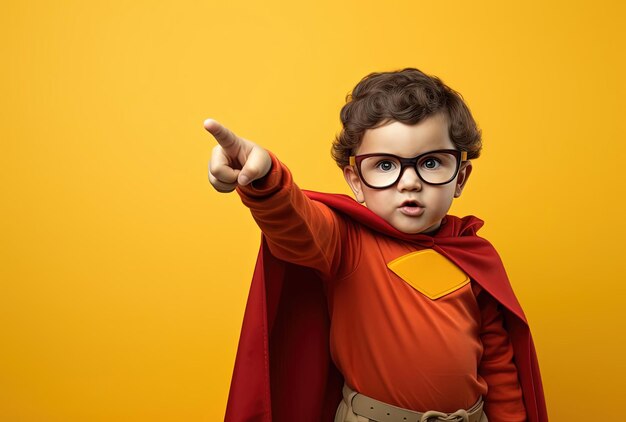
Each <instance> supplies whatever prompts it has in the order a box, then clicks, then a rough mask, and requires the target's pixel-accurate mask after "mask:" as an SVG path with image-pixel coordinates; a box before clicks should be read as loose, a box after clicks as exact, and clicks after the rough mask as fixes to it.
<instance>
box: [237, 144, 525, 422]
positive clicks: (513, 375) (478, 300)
mask: <svg viewBox="0 0 626 422" xmlns="http://www.w3.org/2000/svg"><path fill="white" fill-rule="evenodd" d="M271 156H272V170H271V171H270V173H269V174H268V176H266V177H265V178H263V179H262V180H259V181H255V182H254V183H253V186H246V187H239V188H238V189H237V190H238V192H239V194H240V196H241V199H242V201H243V202H244V204H245V205H246V206H248V207H249V208H250V210H251V212H252V215H253V217H254V218H255V220H256V221H257V224H258V225H259V227H260V228H261V230H262V231H263V233H264V234H265V235H266V237H267V240H268V244H269V247H270V249H271V251H272V253H273V254H274V255H275V256H276V257H278V258H280V259H283V260H285V261H288V262H293V263H296V264H299V265H303V266H307V267H311V268H314V269H316V270H317V271H318V272H319V273H320V275H321V276H322V278H323V279H324V280H325V283H326V285H325V287H326V291H327V297H328V305H329V311H330V316H331V327H330V336H331V337H330V347H331V355H332V358H333V361H334V362H335V364H336V366H337V368H338V369H339V370H340V372H341V373H342V374H343V376H344V378H345V380H346V382H347V383H348V385H350V386H351V387H352V388H354V389H355V390H356V391H359V392H361V393H363V394H366V395H368V396H370V397H373V398H376V399H378V400H381V401H384V402H386V403H389V404H392V405H395V406H400V407H404V408H407V409H413V410H417V411H422V412H424V411H426V410H439V411H443V412H453V411H455V410H457V409H460V408H464V409H468V408H469V407H471V406H472V405H473V404H474V403H475V402H476V400H477V399H478V397H479V396H480V395H482V396H483V397H484V398H485V412H486V414H487V416H488V417H489V420H490V422H494V421H495V422H497V421H525V420H526V413H525V409H524V404H523V400H522V392H521V388H520V386H519V382H518V379H517V369H516V367H515V364H514V362H513V350H512V347H511V345H510V342H509V339H508V334H507V332H506V330H505V329H504V328H503V326H502V316H501V313H500V311H499V309H498V305H497V302H496V301H495V300H494V299H493V298H491V296H489V295H488V294H487V293H486V292H484V293H481V289H480V287H479V286H478V285H477V284H475V283H473V282H472V283H470V284H466V285H465V286H463V287H461V288H459V289H457V290H455V291H453V292H451V293H449V294H447V295H445V296H443V297H441V298H439V299H436V300H431V299H429V298H428V297H426V296H424V295H423V294H421V293H419V292H418V291H416V290H415V289H414V288H413V287H411V286H410V285H409V284H408V283H406V282H405V281H403V280H402V279H401V278H400V277H398V276H397V275H396V274H394V273H393V272H392V271H391V270H389V269H388V268H387V263H389V262H390V261H392V260H394V259H395V258H398V257H400V256H402V255H406V254H407V253H410V252H413V251H414V250H416V249H415V246H414V245H412V244H409V243H406V242H403V241H401V240H398V239H393V238H390V237H386V236H382V235H380V234H378V233H375V232H372V231H370V230H368V229H366V228H364V227H362V226H360V225H359V224H357V223H355V222H354V221H352V220H350V219H349V218H347V217H346V216H343V215H341V214H337V213H334V212H333V211H332V210H331V209H329V208H328V207H327V206H325V205H323V204H321V203H319V202H315V201H312V200H310V199H309V198H307V197H306V196H305V195H304V194H303V193H302V192H301V191H300V189H299V188H298V187H297V186H296V185H295V184H294V183H293V180H292V178H291V174H290V172H289V171H288V169H287V168H286V167H285V166H284V165H283V164H282V163H280V162H279V161H278V160H277V159H276V157H275V156H274V155H271ZM443 224H445V220H444V222H443Z"/></svg>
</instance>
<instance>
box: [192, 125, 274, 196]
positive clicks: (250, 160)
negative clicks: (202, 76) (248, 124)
mask: <svg viewBox="0 0 626 422" xmlns="http://www.w3.org/2000/svg"><path fill="white" fill-rule="evenodd" d="M204 128H205V129H206V130H208V131H209V132H210V133H211V135H213V137H214V138H215V139H216V140H217V143H218V145H216V146H215V147H214V148H213V152H212V153H211V160H210V161H209V181H210V182H211V185H213V188H215V190H216V191H218V192H223V193H226V192H232V191H233V190H235V188H236V187H237V185H240V186H245V185H247V184H249V183H252V181H254V180H257V179H260V178H262V177H263V176H265V175H266V174H267V173H268V172H269V171H270V168H271V166H272V159H271V158H270V155H269V153H268V152H267V151H266V150H265V149H263V148H261V147H260V146H258V145H257V144H255V143H253V142H250V141H248V140H247V139H244V138H241V137H239V136H237V135H235V134H234V133H233V132H231V131H230V130H229V129H228V128H226V127H225V126H222V125H221V124H220V123H218V122H216V121H215V120H213V119H206V120H205V121H204Z"/></svg>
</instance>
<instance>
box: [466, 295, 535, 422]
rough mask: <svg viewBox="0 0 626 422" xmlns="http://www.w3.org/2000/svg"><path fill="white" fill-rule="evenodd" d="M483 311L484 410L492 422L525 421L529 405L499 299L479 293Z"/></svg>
mask: <svg viewBox="0 0 626 422" xmlns="http://www.w3.org/2000/svg"><path fill="white" fill-rule="evenodd" d="M477 300H478V305H479V307H480V311H481V319H482V322H481V333H480V337H481V341H482V343H483V356H482V359H481V362H480V364H479V367H478V374H479V375H480V376H481V377H482V378H483V379H484V380H485V381H486V382H487V388H488V391H487V397H486V398H485V405H484V411H485V413H486V415H487V417H488V418H489V422H525V421H526V408H525V406H524V400H523V397H522V389H521V386H520V383H519V379H518V373H517V366H516V365H515V360H514V356H513V346H512V345H511V341H510V339H509V334H508V332H507V330H506V329H505V327H504V325H503V316H502V312H501V309H500V305H499V304H498V302H497V301H496V300H495V299H494V298H493V297H492V296H491V295H489V294H488V293H487V292H485V291H482V292H481V293H479V295H478V296H477Z"/></svg>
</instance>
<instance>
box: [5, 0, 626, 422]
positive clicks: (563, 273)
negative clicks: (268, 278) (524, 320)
mask: <svg viewBox="0 0 626 422" xmlns="http://www.w3.org/2000/svg"><path fill="white" fill-rule="evenodd" d="M2 6H3V7H2V9H3V11H2V13H1V14H0V46H1V47H0V48H1V50H0V53H1V58H2V66H1V67H0V84H1V86H0V88H1V93H0V122H1V132H0V137H1V150H0V174H1V180H0V181H1V189H2V192H1V194H2V207H1V208H0V213H1V215H0V217H1V218H0V230H1V243H0V248H1V249H0V260H1V261H0V278H1V284H0V420H1V421H214V420H221V419H223V414H224V409H225V406H226V399H227V394H228V387H229V383H230V376H231V371H232V365H233V361H234V356H235V351H236V346H237V341H238V337H239V329H240V324H241V319H242V316H243V310H244V305H245V300H246V296H247V292H248V287H249V281H250V276H251V274H252V269H253V265H254V260H255V258H256V251H257V247H258V241H259V236H260V234H259V230H258V229H257V228H256V226H255V224H254V222H253V220H252V218H251V217H250V215H249V213H248V211H247V210H246V209H245V208H244V207H243V206H242V205H241V203H240V201H239V199H238V197H237V196H236V195H235V194H232V195H222V194H218V193H216V192H214V191H213V190H212V189H211V187H210V186H209V184H208V181H207V161H208V158H209V155H210V151H211V148H212V146H213V145H214V142H213V140H212V138H211V136H210V135H209V134H208V132H205V131H204V129H203V127H202V122H203V120H204V119H206V118H208V117H212V118H215V119H217V120H219V121H221V122H223V123H224V124H226V125H227V126H229V127H230V128H232V129H233V130H234V131H235V132H236V133H238V134H240V135H242V136H244V137H246V138H248V139H251V140H254V141H256V142H258V143H260V144H262V145H263V146H266V147H267V148H268V149H271V150H272V151H274V152H275V153H276V154H277V155H278V156H279V157H280V158H281V159H282V160H283V161H284V162H286V163H287V164H288V165H289V166H290V168H291V169H292V172H293V174H294V177H295V179H296V181H297V182H298V183H299V184H300V185H301V186H302V187H305V188H308V189H313V190H322V191H333V192H342V193H348V189H347V187H346V186H345V182H344V181H343V178H342V176H341V174H340V172H339V170H338V169H337V168H336V167H335V164H334V163H333V162H332V160H331V159H330V155H329V148H330V143H331V141H332V139H333V137H334V135H335V134H336V133H337V132H338V130H339V129H340V124H339V110H340V108H341V106H342V105H343V103H344V98H345V95H346V94H347V93H348V92H349V91H350V90H351V89H352V88H353V87H354V85H355V84H356V83H357V82H358V81H359V80H360V79H361V78H362V77H363V76H365V75H366V74H368V73H369V72H373V71H382V70H396V69H400V68H403V67H407V66H411V67H417V68H419V69H421V70H423V71H425V72H426V73H429V74H434V75H437V76H439V77H441V78H442V79H443V80H444V82H446V83H447V84H449V85H450V86H451V87H453V88H454V89H456V90H458V91H460V92H461V93H462V94H463V96H464V98H465V99H466V100H467V102H468V104H469V106H470V108H471V110H472V112H473V113H474V116H475V118H476V119H477V121H478V123H479V125H480V127H481V128H482V130H483V137H484V150H483V155H482V157H481V158H479V159H478V160H476V161H475V162H474V172H473V173H472V176H471V178H470V179H469V184H468V186H467V187H466V189H465V191H464V193H463V196H462V197H461V198H460V199H458V200H457V201H456V202H455V204H454V205H453V208H452V210H451V213H453V214H457V215H466V214H474V215H476V216H478V217H480V218H482V219H484V220H485V222H486V224H485V227H484V228H483V229H482V231H481V232H480V234H481V235H483V236H484V237H486V238H488V239H490V240H491V241H492V243H493V244H494V245H495V246H496V248H497V249H498V251H499V252H500V254H501V256H502V258H503V260H504V262H505V266H506V268H507V271H508V274H509V276H510V278H511V280H512V283H513V285H514V288H515V290H516V292H517V294H518V296H519V299H520V301H521V302H522V304H523V306H524V308H525V311H526V313H527V315H528V318H529V320H530V322H531V326H532V329H533V333H534V337H535V341H536V345H537V349H538V352H539V358H540V363H541V369H542V373H543V378H544V386H545V390H546V397H547V401H548V406H549V413H550V416H551V420H553V421H566V420H573V419H574V418H579V417H582V418H587V417H589V416H590V415H597V414H598V412H600V414H602V415H609V416H610V415H611V412H613V411H616V412H621V411H619V409H620V405H621V402H622V400H623V396H624V393H625V389H624V387H623V380H624V379H625V377H626V363H625V360H624V358H623V348H624V346H625V339H624V329H623V328H622V327H623V323H624V321H625V318H624V317H623V316H622V312H623V311H622V309H623V305H624V287H623V283H624V281H625V280H624V278H625V277H624V274H625V271H624V270H625V262H626V259H625V257H624V247H623V243H624V236H625V235H626V230H625V227H624V226H625V221H626V220H625V218H624V205H625V201H624V193H625V192H624V188H623V177H624V176H623V171H624V157H625V155H626V146H625V141H626V138H625V132H626V129H625V120H626V119H625V117H626V113H625V111H626V107H625V98H626V92H625V91H626V89H625V84H624V79H623V75H624V74H626V68H625V65H624V51H626V48H625V47H626V46H625V43H624V40H625V35H624V18H625V15H626V14H625V13H624V12H625V8H624V5H623V2H619V1H617V0H615V1H612V2H610V1H609V2H607V1H586V2H583V1H573V2H572V1H553V2H547V3H546V2H540V1H538V0H533V1H529V2H500V1H485V2H466V1H458V2H457V1H454V2H453V1H442V2H434V1H428V2H425V1H396V2H387V3H384V2H380V1H363V0H360V1H347V2H342V1H326V0H325V1H321V2H319V1H318V2H312V1H308V2H295V3H294V2H287V1H284V2H280V1H276V0H272V1H264V2H260V1H259V2H246V1H241V0H238V1H229V2H225V1H224V2H206V1H205V2H201V1H189V0H187V1H177V2H163V1H130V2H129V1H119V0H116V1H109V2H83V1H49V2H45V1H5V2H3V5H2ZM621 418H625V417H624V416H623V414H621V413H620V415H619V416H615V418H614V419H612V418H610V417H609V419H611V420H620V419H621Z"/></svg>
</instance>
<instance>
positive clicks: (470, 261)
mask: <svg viewBox="0 0 626 422" xmlns="http://www.w3.org/2000/svg"><path fill="white" fill-rule="evenodd" d="M274 164H276V161H275V162H274ZM266 193H267V192H266ZM305 193H306V195H307V196H308V197H309V198H310V199H313V200H314V201H319V202H322V203H324V204H326V206H328V207H330V208H332V209H333V210H334V211H335V212H337V213H340V214H342V215H347V216H349V218H350V219H352V220H354V221H356V222H358V224H360V225H363V226H364V227H367V228H368V230H373V231H376V232H377V233H378V234H379V235H382V236H386V237H391V238H395V239H399V240H401V241H402V242H406V243H407V244H411V245H413V247H414V250H417V251H419V250H434V251H437V252H438V253H439V254H441V255H443V256H445V257H447V258H448V259H449V260H451V261H452V262H454V263H455V264H456V265H458V267H460V268H461V269H462V270H463V271H464V272H465V273H466V274H467V275H469V276H470V277H471V279H472V280H474V281H475V282H476V283H478V284H479V285H480V286H481V287H482V288H484V289H485V290H486V291H487V292H488V293H489V294H490V295H491V296H493V297H494V298H495V299H496V300H497V301H498V302H499V303H501V304H502V305H503V306H504V307H505V311H504V317H505V321H506V326H507V328H508V331H509V335H510V338H511V343H512V345H513V349H514V350H515V360H516V364H517V368H518V370H519V373H520V383H521V387H522V390H523V393H524V401H525V407H526V412H527V414H528V420H529V421H533V422H534V421H545V420H547V416H546V410H545V403H544V399H543V391H542V387H541V380H540V375H539V369H538V365H537V360H536V355H535V351H534V346H533V344H532V338H531V337H530V332H529V330H528V326H527V324H526V320H525V317H524V315H523V312H522V310H521V308H520V306H519V304H518V302H517V300H516V299H515V296H514V294H513V291H512V289H511V287H510V284H509V283H508V279H507V277H506V273H505V272H504V267H503V266H502V263H501V261H500V259H499V257H498V255H497V253H496V252H495V249H493V247H492V246H491V245H490V244H489V242H487V241H486V240H484V239H482V238H480V237H478V236H476V231H477V230H478V229H479V228H480V227H481V226H482V224H483V223H482V221H481V220H479V219H477V218H476V217H473V216H468V217H465V218H463V219H460V218H458V217H454V216H450V215H448V216H446V217H445V219H444V222H442V226H441V228H440V229H439V231H438V232H437V233H435V234H433V235H432V236H431V235H425V234H406V233H401V232H399V231H397V230H396V229H394V228H393V227H391V226H390V225H388V223H386V222H385V221H384V220H383V219H382V218H380V217H378V216H376V215H375V214H373V213H372V212H371V211H369V210H367V209H366V208H365V207H363V206H361V205H358V204H357V203H356V202H355V201H354V200H352V199H351V198H349V197H347V196H344V195H327V194H320V193H315V192H306V191H305ZM326 289H327V286H326V284H324V282H323V280H321V279H320V275H319V273H318V272H316V271H315V270H312V269H311V268H305V267H303V266H301V265H295V264H292V263H287V262H285V261H282V260H280V259H277V258H276V257H275V256H273V255H272V253H271V252H270V248H269V246H268V241H267V239H266V238H265V237H264V238H263V240H262V246H261V251H260V253H259V258H258V261H257V266H256V269H255V274H254V277H253V282H252V286H251V290H250V296H249V300H248V305H247V307H246V313H245V317H244V323H243V328H242V334H241V338H240V344H239V350H238V353H237V359H236V364H235V371H234V374H233V381H232V384H231V391H230V396H229V402H228V407H227V412H226V420H228V421H240V420H241V421H243V420H246V421H249V420H258V421H269V420H285V419H287V418H289V416H290V415H291V417H293V415H299V418H298V420H312V421H313V420H315V421H317V420H327V421H328V420H332V419H333V415H334V412H335V410H336V406H337V404H338V403H339V401H340V399H341V386H342V384H343V379H342V376H341V374H340V372H339V371H338V370H337V368H336V367H335V365H334V364H333V361H332V360H331V358H330V353H329V327H330V322H329V316H328V310H327V303H326V293H327V291H326ZM270 379H271V382H270ZM416 410H422V409H416ZM424 410H426V409H424ZM272 412H273V418H272Z"/></svg>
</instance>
